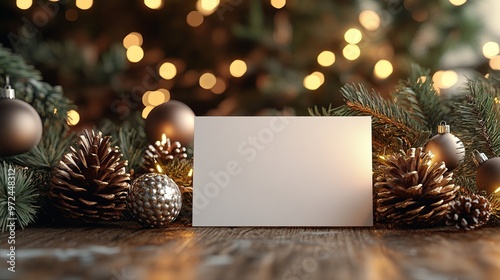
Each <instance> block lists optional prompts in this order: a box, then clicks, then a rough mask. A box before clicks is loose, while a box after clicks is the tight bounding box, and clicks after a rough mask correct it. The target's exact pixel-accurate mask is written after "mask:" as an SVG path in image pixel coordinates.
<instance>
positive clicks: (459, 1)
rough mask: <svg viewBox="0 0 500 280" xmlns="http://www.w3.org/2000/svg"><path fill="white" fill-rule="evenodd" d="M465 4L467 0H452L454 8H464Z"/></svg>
mask: <svg viewBox="0 0 500 280" xmlns="http://www.w3.org/2000/svg"><path fill="white" fill-rule="evenodd" d="M465 2H467V0H450V3H451V4H452V5H453V6H462V5H463V4H465Z"/></svg>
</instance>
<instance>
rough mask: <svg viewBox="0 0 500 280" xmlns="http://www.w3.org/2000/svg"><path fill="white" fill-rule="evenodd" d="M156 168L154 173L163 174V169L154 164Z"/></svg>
mask: <svg viewBox="0 0 500 280" xmlns="http://www.w3.org/2000/svg"><path fill="white" fill-rule="evenodd" d="M155 166H156V171H158V173H163V168H161V166H160V165H159V164H158V163H157V164H155Z"/></svg>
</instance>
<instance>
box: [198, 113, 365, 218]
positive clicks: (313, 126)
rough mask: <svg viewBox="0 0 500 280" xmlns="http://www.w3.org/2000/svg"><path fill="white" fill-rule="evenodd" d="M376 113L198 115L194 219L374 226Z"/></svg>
mask: <svg viewBox="0 0 500 280" xmlns="http://www.w3.org/2000/svg"><path fill="white" fill-rule="evenodd" d="M371 144H372V143H371V118H370V117H196V119H195V137H194V151H195V154H194V175H193V176H194V178H193V179H194V185H193V188H194V194H193V195H194V197H193V226H322V227H324V226H372V225H373V213H372V146H371Z"/></svg>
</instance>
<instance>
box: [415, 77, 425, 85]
mask: <svg viewBox="0 0 500 280" xmlns="http://www.w3.org/2000/svg"><path fill="white" fill-rule="evenodd" d="M425 81H427V76H420V77H419V78H418V79H417V82H419V83H422V84H423V83H425Z"/></svg>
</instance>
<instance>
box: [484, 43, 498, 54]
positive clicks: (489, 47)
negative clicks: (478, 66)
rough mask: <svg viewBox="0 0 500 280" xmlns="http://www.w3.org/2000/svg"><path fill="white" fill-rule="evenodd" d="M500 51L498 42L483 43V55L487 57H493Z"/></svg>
mask: <svg viewBox="0 0 500 280" xmlns="http://www.w3.org/2000/svg"><path fill="white" fill-rule="evenodd" d="M498 53H500V46H499V45H498V43H496V42H488V43H486V44H484V45H483V55H484V57H486V58H493V57H494V56H496V55H498Z"/></svg>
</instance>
